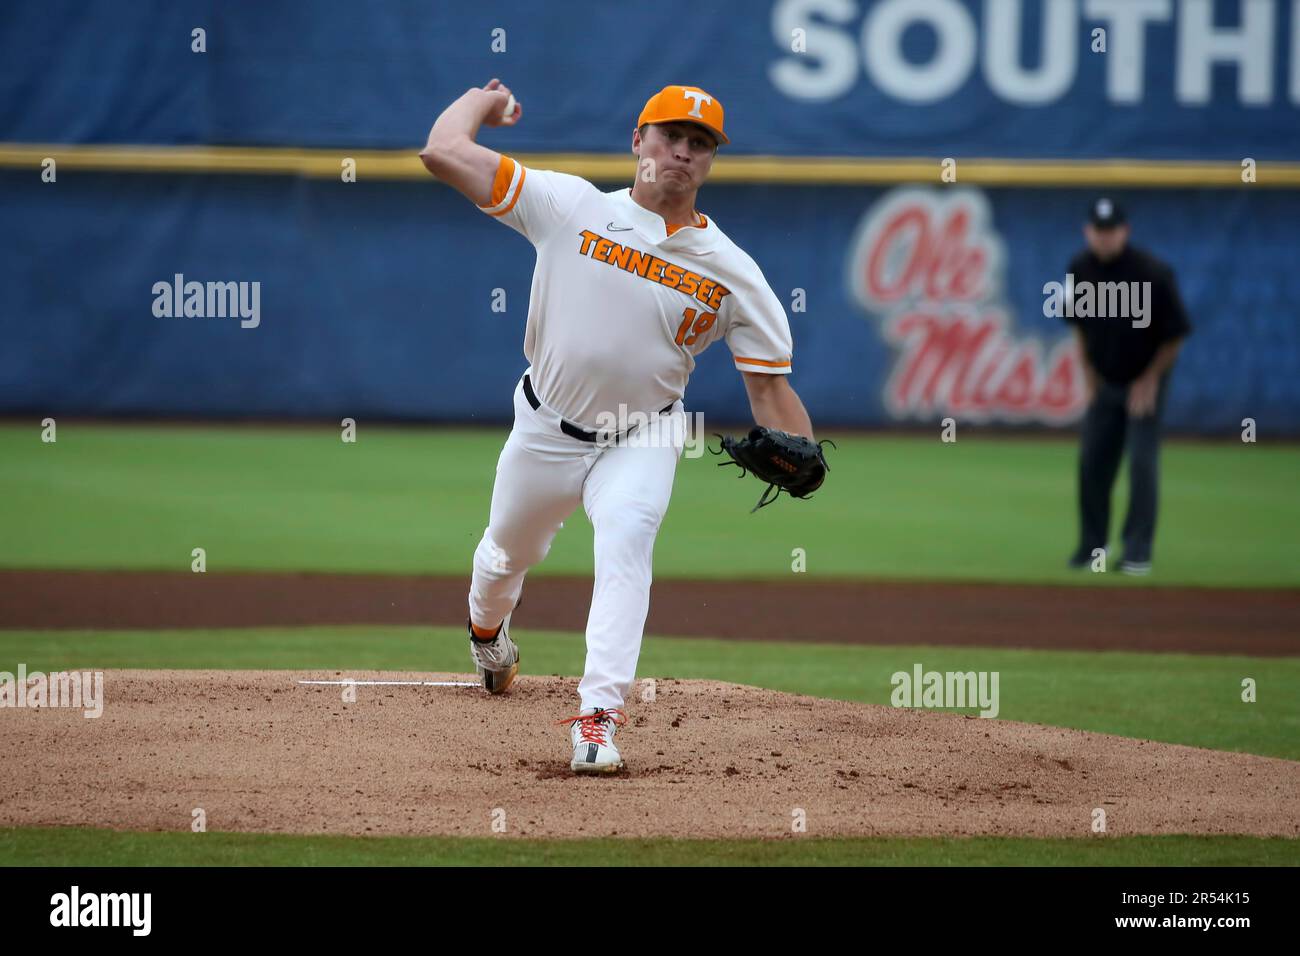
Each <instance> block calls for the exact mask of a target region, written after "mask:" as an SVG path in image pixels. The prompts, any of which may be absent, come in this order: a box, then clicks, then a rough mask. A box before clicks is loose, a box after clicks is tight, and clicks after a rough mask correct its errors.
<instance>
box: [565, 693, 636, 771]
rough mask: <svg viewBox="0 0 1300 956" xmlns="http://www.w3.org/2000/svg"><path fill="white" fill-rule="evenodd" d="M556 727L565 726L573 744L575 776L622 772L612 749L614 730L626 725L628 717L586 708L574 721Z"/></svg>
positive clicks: (615, 710)
mask: <svg viewBox="0 0 1300 956" xmlns="http://www.w3.org/2000/svg"><path fill="white" fill-rule="evenodd" d="M557 723H561V724H568V725H569V734H570V736H571V738H572V740H573V760H572V761H571V762H570V763H569V769H570V770H572V771H573V772H574V773H616V772H617V771H619V770H621V769H623V758H622V756H620V754H619V752H618V748H617V747H615V746H614V729H615V728H616V727H621V726H622V725H623V724H625V723H627V715H626V714H625V713H623V711H621V710H619V709H618V708H617V707H612V708H609V709H605V708H601V707H587V708H585V709H583V710H581V711H579V712H578V713H577V714H576V715H574V716H573V717H566V718H564V719H563V720H560V721H557Z"/></svg>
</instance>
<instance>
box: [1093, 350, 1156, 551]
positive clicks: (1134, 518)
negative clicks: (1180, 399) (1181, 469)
mask: <svg viewBox="0 0 1300 956" xmlns="http://www.w3.org/2000/svg"><path fill="white" fill-rule="evenodd" d="M1168 381H1169V376H1168V375H1167V374H1166V375H1164V376H1162V377H1161V379H1160V387H1159V390H1158V391H1157V393H1156V408H1155V412H1154V414H1151V415H1144V416H1143V417H1141V418H1134V417H1132V416H1130V415H1129V413H1128V407H1127V406H1128V386H1126V385H1113V384H1111V383H1109V382H1105V381H1099V382H1098V383H1097V394H1096V395H1095V396H1094V397H1093V400H1092V403H1091V404H1090V405H1089V406H1088V411H1087V412H1086V413H1085V414H1084V417H1083V437H1082V441H1081V443H1080V447H1079V551H1078V554H1079V556H1081V557H1083V558H1091V557H1092V551H1093V549H1094V548H1104V547H1106V541H1107V538H1108V536H1109V533H1110V494H1111V489H1112V488H1113V487H1114V485H1115V476H1116V474H1118V472H1119V461H1120V458H1121V457H1122V456H1123V454H1124V449H1125V447H1126V446H1127V448H1128V481H1129V496H1128V514H1127V515H1126V516H1125V518H1124V531H1123V542H1124V558H1125V559H1126V560H1129V561H1150V560H1151V551H1152V541H1153V539H1154V538H1155V534H1156V500H1157V488H1158V485H1159V457H1160V419H1161V417H1162V415H1163V413H1164V404H1165V391H1166V387H1167V385H1168Z"/></svg>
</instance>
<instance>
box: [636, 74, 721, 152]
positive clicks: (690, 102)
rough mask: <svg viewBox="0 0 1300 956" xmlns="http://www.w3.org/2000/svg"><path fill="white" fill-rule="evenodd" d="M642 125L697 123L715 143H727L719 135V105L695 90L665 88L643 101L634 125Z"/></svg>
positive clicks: (694, 88)
mask: <svg viewBox="0 0 1300 956" xmlns="http://www.w3.org/2000/svg"><path fill="white" fill-rule="evenodd" d="M645 123H698V124H699V125H700V126H703V127H704V128H705V129H707V130H708V131H709V132H710V133H712V134H713V135H714V136H716V137H717V139H718V142H719V143H729V142H731V140H729V139H727V134H726V133H724V132H723V131H722V104H721V103H719V102H718V101H717V99H716V98H715V97H713V96H710V95H709V94H708V93H705V92H704V91H703V90H702V89H700V88H699V87H698V86H665V87H664V88H663V89H662V90H660V91H659V92H658V93H656V94H655V95H654V96H652V97H650V99H648V100H646V103H645V109H643V110H642V111H641V115H640V116H638V117H637V121H636V125H637V126H642V125H644V124H645Z"/></svg>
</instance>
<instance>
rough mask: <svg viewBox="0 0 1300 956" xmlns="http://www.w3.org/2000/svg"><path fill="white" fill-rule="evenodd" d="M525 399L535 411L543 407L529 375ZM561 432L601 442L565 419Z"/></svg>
mask: <svg viewBox="0 0 1300 956" xmlns="http://www.w3.org/2000/svg"><path fill="white" fill-rule="evenodd" d="M524 398H526V399H528V404H529V405H531V406H533V411H537V409H538V408H540V407H541V405H542V403H541V402H540V401H539V400H538V398H537V393H536V392H534V391H533V383H532V382H530V381H529V380H528V375H527V374H525V375H524ZM674 404H676V403H675V402H669V403H668V404H667V405H665V406H664V407H663V408H661V409H660V410H659V414H660V415H666V414H667V413H668V412H671V411H672V410H673V405H674ZM560 431H562V432H564V434H566V435H568V436H570V437H571V438H576V439H578V440H579V441H589V442H595V441H599V440H600V432H591V431H587V429H585V428H580V427H578V426H577V425H575V424H573V423H572V422H566V421H565V420H564V419H563V418H561V419H560ZM613 437H615V438H617V437H619V436H617V435H616V436H613Z"/></svg>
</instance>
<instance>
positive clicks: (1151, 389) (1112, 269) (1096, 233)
mask: <svg viewBox="0 0 1300 956" xmlns="http://www.w3.org/2000/svg"><path fill="white" fill-rule="evenodd" d="M1083 232H1084V237H1085V238H1086V239H1087V243H1088V247H1087V249H1085V250H1084V251H1082V252H1080V253H1079V254H1078V255H1077V256H1075V257H1074V259H1073V260H1071V262H1070V265H1069V267H1068V269H1067V272H1068V273H1069V277H1068V278H1067V282H1066V297H1067V298H1069V299H1071V300H1072V302H1073V308H1066V309H1064V310H1063V311H1064V313H1065V320H1066V321H1067V322H1069V323H1071V324H1072V325H1073V326H1074V330H1075V334H1076V335H1077V336H1078V338H1079V346H1080V351H1081V352H1082V354H1083V366H1084V373H1085V375H1086V377H1087V384H1088V410H1087V412H1086V413H1085V415H1084V418H1083V434H1082V440H1081V443H1080V449H1079V547H1078V549H1077V550H1076V551H1075V552H1074V554H1073V555H1071V557H1070V566H1071V567H1074V568H1087V567H1090V566H1091V565H1092V560H1093V550H1094V549H1096V548H1106V549H1107V557H1108V558H1109V557H1110V551H1109V549H1108V548H1107V543H1108V536H1109V532H1110V495H1111V489H1112V487H1113V486H1114V484H1115V475H1116V474H1117V473H1118V471H1119V462H1120V458H1121V456H1122V455H1123V453H1124V449H1125V447H1127V448H1128V473H1129V504H1128V514H1127V516H1125V518H1124V529H1123V533H1122V538H1123V543H1124V553H1123V557H1122V559H1121V561H1120V564H1119V569H1120V570H1121V571H1123V572H1124V573H1126V574H1149V573H1150V572H1151V557H1152V543H1153V539H1154V538H1155V531H1156V498H1157V485H1158V466H1157V461H1158V457H1159V442H1160V418H1161V415H1162V413H1163V411H1164V403H1165V391H1166V389H1167V387H1168V384H1169V374H1170V369H1171V368H1172V367H1173V364H1174V359H1175V358H1177V356H1178V349H1179V347H1180V346H1181V345H1182V340H1183V338H1184V337H1185V336H1186V335H1187V334H1188V333H1189V332H1190V331H1191V326H1190V324H1189V323H1188V321H1187V313H1186V310H1185V309H1184V308H1183V301H1182V297H1181V296H1179V294H1178V287H1177V285H1176V283H1175V282H1174V274H1173V271H1172V270H1171V269H1170V268H1169V266H1167V265H1165V264H1164V263H1163V262H1161V261H1160V260H1159V259H1157V258H1155V256H1153V255H1151V254H1150V253H1148V252H1145V251H1143V250H1141V249H1137V248H1135V247H1133V246H1132V245H1130V244H1129V226H1128V220H1127V219H1126V217H1125V215H1124V210H1123V209H1122V208H1120V206H1119V204H1118V203H1117V202H1115V201H1113V200H1111V199H1108V198H1102V199H1097V200H1095V201H1094V202H1093V203H1092V206H1091V208H1090V209H1089V213H1088V221H1087V223H1086V224H1085V225H1084V230H1083ZM1071 282H1072V283H1073V288H1071ZM1115 283H1123V285H1122V286H1120V285H1115ZM1134 283H1136V285H1134ZM1117 303H1118V304H1120V305H1121V308H1120V309H1114V308H1113V306H1114V305H1115V304H1117ZM1125 303H1126V304H1127V307H1123V306H1124V305H1125ZM1107 306H1111V307H1112V308H1107ZM1114 311H1118V312H1121V313H1126V314H1118V315H1112V314H1108V313H1109V312H1114Z"/></svg>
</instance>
